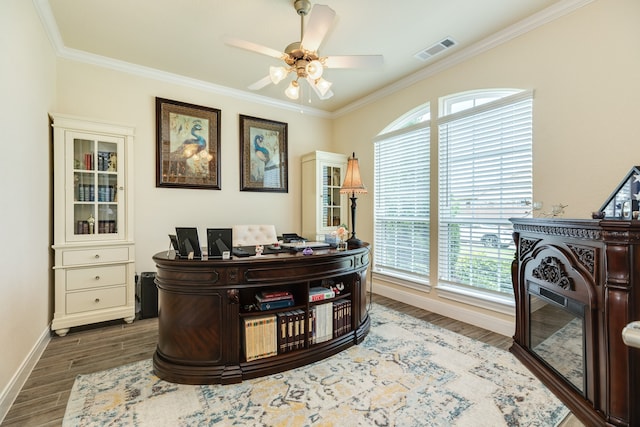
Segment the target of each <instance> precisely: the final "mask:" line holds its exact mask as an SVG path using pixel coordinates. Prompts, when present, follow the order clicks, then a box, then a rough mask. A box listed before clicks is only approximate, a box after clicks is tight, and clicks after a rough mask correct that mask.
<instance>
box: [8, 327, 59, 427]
mask: <svg viewBox="0 0 640 427" xmlns="http://www.w3.org/2000/svg"><path fill="white" fill-rule="evenodd" d="M49 341H51V329H50V328H49V326H47V328H46V329H45V330H44V331H43V332H42V334H41V335H40V338H38V341H36V343H35V344H34V345H33V347H32V348H31V351H30V352H29V354H28V355H27V357H25V359H24V360H23V361H22V364H21V365H20V368H19V369H18V370H17V371H16V373H15V374H14V375H13V378H11V381H9V384H7V386H6V387H5V388H4V390H2V393H1V394H0V424H1V423H2V421H3V420H4V418H5V417H6V416H7V413H9V409H11V405H13V402H14V401H15V400H16V397H18V394H19V393H20V390H22V387H23V386H24V384H25V383H26V382H27V379H28V378H29V375H31V371H33V368H34V367H35V366H36V363H38V360H40V357H41V356H42V353H44V350H45V349H46V348H47V344H49Z"/></svg>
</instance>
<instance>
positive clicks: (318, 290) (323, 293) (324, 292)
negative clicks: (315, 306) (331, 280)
mask: <svg viewBox="0 0 640 427" xmlns="http://www.w3.org/2000/svg"><path fill="white" fill-rule="evenodd" d="M335 296H336V293H335V292H334V291H333V289H329V288H325V287H322V286H314V287H312V288H309V302H315V301H322V300H325V299H329V298H333V297H335Z"/></svg>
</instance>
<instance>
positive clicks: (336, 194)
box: [322, 165, 346, 227]
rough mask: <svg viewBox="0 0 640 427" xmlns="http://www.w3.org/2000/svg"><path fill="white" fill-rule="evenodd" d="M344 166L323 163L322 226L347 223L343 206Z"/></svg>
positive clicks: (335, 225)
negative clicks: (341, 190)
mask: <svg viewBox="0 0 640 427" xmlns="http://www.w3.org/2000/svg"><path fill="white" fill-rule="evenodd" d="M341 173H342V168H341V167H339V166H331V165H322V227H337V226H339V225H340V224H343V223H346V218H345V219H343V212H342V207H341V195H340V187H341V186H342V175H341Z"/></svg>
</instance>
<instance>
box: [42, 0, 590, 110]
mask: <svg viewBox="0 0 640 427" xmlns="http://www.w3.org/2000/svg"><path fill="white" fill-rule="evenodd" d="M593 1H594V0H561V1H559V2H557V3H555V4H553V5H552V6H549V7H548V8H546V9H544V10H542V11H540V12H538V13H536V14H534V15H531V16H530V17H528V18H526V19H523V20H522V21H520V22H518V23H516V24H513V25H511V26H509V27H507V28H505V29H503V30H501V31H499V32H497V33H495V34H493V35H491V36H489V37H487V38H485V39H483V40H481V41H479V42H477V43H475V44H473V45H471V46H469V47H467V48H464V49H461V50H459V51H458V52H455V53H453V54H451V55H449V56H447V57H445V58H443V59H442V60H439V61H437V62H434V63H433V64H432V65H428V66H426V67H425V68H422V69H421V70H419V71H417V72H415V73H413V74H411V75H409V76H407V77H405V78H403V79H401V80H398V81H397V82H395V83H392V84H390V85H388V86H385V87H384V88H382V89H380V90H377V91H375V92H373V93H371V94H369V95H367V96H365V97H363V98H360V99H359V100H357V101H355V102H352V103H351V104H349V105H347V106H345V107H343V108H340V109H338V110H336V111H334V112H327V111H324V110H320V109H317V108H311V107H308V106H304V105H300V104H294V103H291V102H286V101H280V100H276V99H273V98H269V97H266V96H262V95H257V94H254V93H250V92H246V91H242V90H237V89H232V88H229V87H225V86H221V85H216V84H213V83H209V82H205V81H202V80H198V79H193V78H189V77H185V76H181V75H177V74H172V73H168V72H166V71H161V70H158V69H154V68H150V67H143V66H140V65H136V64H132V63H129V62H125V61H120V60H116V59H113V58H108V57H105V56H100V55H95V54H92V53H88V52H84V51H80V50H76V49H71V48H68V47H66V46H65V45H64V42H63V40H62V37H61V36H60V31H59V29H58V25H57V23H56V21H55V17H54V16H53V12H52V11H51V7H50V6H49V0H33V4H34V6H35V8H36V11H37V13H38V15H39V16H40V20H41V21H42V24H43V27H44V29H45V31H46V33H47V36H48V37H49V40H50V42H51V45H52V46H53V48H54V49H55V51H56V54H57V55H58V56H59V57H61V58H64V59H69V60H72V61H78V62H83V63H87V64H92V65H96V66H99V67H104V68H109V69H113V70H117V71H121V72H125V73H128V74H133V75H137V76H141V77H145V78H151V79H155V80H159V81H163V82H168V83H173V84H176V85H182V86H186V87H190V88H194V89H198V90H203V91H207V92H211V93H216V94H219V95H224V96H228V97H232V98H234V99H240V100H243V101H247V102H255V103H257V104H261V105H266V106H269V107H274V108H280V109H283V110H288V111H296V112H300V113H303V114H309V115H311V116H317V117H322V118H329V119H335V118H338V117H340V116H343V115H345V114H348V113H350V112H352V111H355V110H358V109H360V108H362V107H364V106H366V105H368V104H371V103H373V102H376V101H378V100H380V99H382V98H384V97H387V96H389V95H392V94H394V93H396V92H398V91H400V90H403V89H406V88H407V87H410V86H412V85H414V84H416V83H418V82H420V81H422V80H424V79H427V78H429V77H431V76H434V75H436V74H438V73H441V72H442V71H444V70H446V69H448V68H451V67H453V66H455V65H457V64H460V63H462V62H464V61H467V60H469V59H471V58H473V57H475V56H476V55H479V54H481V53H484V52H486V51H488V50H490V49H493V48H495V47H497V46H500V45H501V44H503V43H506V42H508V41H510V40H512V39H514V38H516V37H518V36H520V35H522V34H525V33H527V32H529V31H532V30H534V29H536V28H538V27H540V26H542V25H544V24H546V23H548V22H551V21H554V20H556V19H558V18H560V17H562V16H565V15H567V14H569V13H571V12H573V11H575V10H577V9H579V8H581V7H583V6H585V5H587V4H589V3H591V2H593Z"/></svg>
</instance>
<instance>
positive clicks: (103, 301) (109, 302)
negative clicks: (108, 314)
mask: <svg viewBox="0 0 640 427" xmlns="http://www.w3.org/2000/svg"><path fill="white" fill-rule="evenodd" d="M126 302H127V288H126V287H125V286H118V287H116V288H108V289H97V290H91V291H85V292H69V293H67V314H72V313H81V312H83V311H93V310H100V309H104V308H111V307H119V306H124V305H125V304H126Z"/></svg>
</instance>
